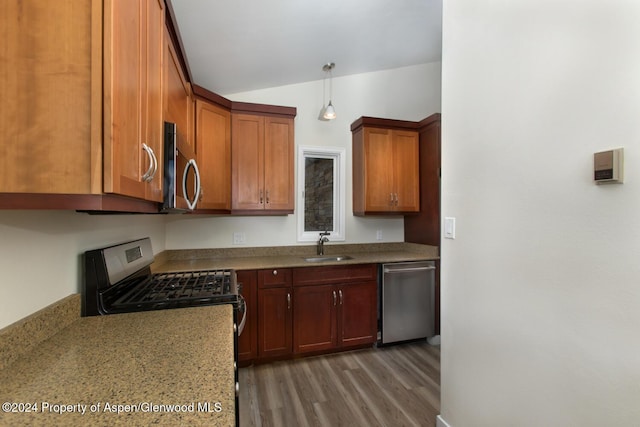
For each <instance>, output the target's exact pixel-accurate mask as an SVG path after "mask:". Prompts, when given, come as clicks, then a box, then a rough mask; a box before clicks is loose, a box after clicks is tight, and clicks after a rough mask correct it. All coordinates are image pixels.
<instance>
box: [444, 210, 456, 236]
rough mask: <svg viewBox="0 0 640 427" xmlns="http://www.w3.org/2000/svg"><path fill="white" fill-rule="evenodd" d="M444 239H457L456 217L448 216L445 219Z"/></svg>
mask: <svg viewBox="0 0 640 427" xmlns="http://www.w3.org/2000/svg"><path fill="white" fill-rule="evenodd" d="M444 238H445V239H455V238H456V219H455V218H454V217H451V216H447V217H445V218H444Z"/></svg>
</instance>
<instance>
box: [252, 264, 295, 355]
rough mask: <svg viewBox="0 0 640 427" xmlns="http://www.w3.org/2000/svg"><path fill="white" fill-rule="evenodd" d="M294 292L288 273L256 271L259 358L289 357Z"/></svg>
mask: <svg viewBox="0 0 640 427" xmlns="http://www.w3.org/2000/svg"><path fill="white" fill-rule="evenodd" d="M292 293H293V289H292V287H291V270H290V269H280V270H276V269H273V270H259V271H258V358H259V359H260V358H264V359H268V358H276V357H284V356H288V355H290V354H291V349H292V338H293V336H292V325H293V324H292V320H293V308H292V304H293V295H292Z"/></svg>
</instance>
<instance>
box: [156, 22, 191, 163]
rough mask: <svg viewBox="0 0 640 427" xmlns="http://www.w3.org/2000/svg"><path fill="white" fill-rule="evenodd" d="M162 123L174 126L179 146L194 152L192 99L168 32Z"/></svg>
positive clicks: (166, 34)
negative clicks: (186, 147)
mask: <svg viewBox="0 0 640 427" xmlns="http://www.w3.org/2000/svg"><path fill="white" fill-rule="evenodd" d="M164 46H165V51H164V89H163V91H164V121H167V122H172V123H175V124H176V130H177V139H178V144H179V145H185V144H186V145H189V146H190V147H191V149H192V150H193V152H195V141H194V139H195V138H194V137H193V128H194V118H193V108H194V105H193V104H194V103H193V98H192V95H191V86H190V84H189V82H188V81H187V79H186V78H185V76H184V73H183V72H182V66H181V65H180V60H179V59H178V54H177V53H176V49H175V47H174V46H173V42H172V40H171V37H170V36H169V33H168V30H166V28H165V33H164Z"/></svg>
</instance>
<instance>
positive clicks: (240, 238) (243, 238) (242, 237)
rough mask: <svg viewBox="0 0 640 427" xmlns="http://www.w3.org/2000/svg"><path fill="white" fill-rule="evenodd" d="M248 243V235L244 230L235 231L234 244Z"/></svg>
mask: <svg viewBox="0 0 640 427" xmlns="http://www.w3.org/2000/svg"><path fill="white" fill-rule="evenodd" d="M246 243H247V235H246V234H245V233H244V232H239V231H234V232H233V244H234V245H244V244H246Z"/></svg>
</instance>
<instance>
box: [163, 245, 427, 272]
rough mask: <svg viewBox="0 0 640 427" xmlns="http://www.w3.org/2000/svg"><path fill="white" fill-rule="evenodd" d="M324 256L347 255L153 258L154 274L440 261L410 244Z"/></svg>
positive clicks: (229, 252)
mask: <svg viewBox="0 0 640 427" xmlns="http://www.w3.org/2000/svg"><path fill="white" fill-rule="evenodd" d="M324 255H325V256H337V255H347V256H349V257H350V259H346V260H342V261H332V260H329V261H322V262H309V261H306V260H305V258H308V257H315V256H317V255H316V246H315V245H313V246H280V247H258V248H231V249H184V250H169V251H165V252H163V253H161V254H159V255H158V256H156V261H155V262H154V264H153V265H152V266H151V267H152V271H154V272H171V271H193V270H214V269H234V270H259V269H269V268H296V267H320V266H332V265H349V264H378V263H387V262H405V261H407V262H409V261H435V260H439V259H440V257H439V248H438V247H437V246H428V245H419V244H413V243H392V244H344V245H340V244H336V245H327V246H325V251H324Z"/></svg>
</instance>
